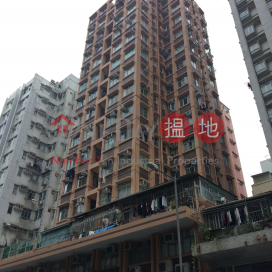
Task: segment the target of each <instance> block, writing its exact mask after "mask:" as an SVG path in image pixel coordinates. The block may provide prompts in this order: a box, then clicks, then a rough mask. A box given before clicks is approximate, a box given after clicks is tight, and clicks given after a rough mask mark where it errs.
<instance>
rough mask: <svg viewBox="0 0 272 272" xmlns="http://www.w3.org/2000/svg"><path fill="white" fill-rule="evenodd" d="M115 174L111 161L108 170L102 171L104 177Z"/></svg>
mask: <svg viewBox="0 0 272 272" xmlns="http://www.w3.org/2000/svg"><path fill="white" fill-rule="evenodd" d="M112 172H113V162H112V161H110V162H109V163H108V165H107V167H106V168H103V170H102V177H104V176H107V175H109V174H111V173H112Z"/></svg>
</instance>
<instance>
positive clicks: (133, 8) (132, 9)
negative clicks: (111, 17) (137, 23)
mask: <svg viewBox="0 0 272 272" xmlns="http://www.w3.org/2000/svg"><path fill="white" fill-rule="evenodd" d="M135 9H136V5H135V6H132V7H129V8H128V9H127V15H129V14H130V13H131V12H133V11H134V10H135Z"/></svg>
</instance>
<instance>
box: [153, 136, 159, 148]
mask: <svg viewBox="0 0 272 272" xmlns="http://www.w3.org/2000/svg"><path fill="white" fill-rule="evenodd" d="M154 146H156V147H159V141H158V138H157V137H154Z"/></svg>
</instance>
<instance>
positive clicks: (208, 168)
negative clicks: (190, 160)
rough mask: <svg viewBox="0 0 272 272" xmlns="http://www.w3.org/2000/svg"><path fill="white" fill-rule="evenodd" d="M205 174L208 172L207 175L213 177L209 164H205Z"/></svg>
mask: <svg viewBox="0 0 272 272" xmlns="http://www.w3.org/2000/svg"><path fill="white" fill-rule="evenodd" d="M205 172H206V175H208V176H210V175H211V169H210V165H209V164H208V163H205Z"/></svg>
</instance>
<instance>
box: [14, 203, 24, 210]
mask: <svg viewBox="0 0 272 272" xmlns="http://www.w3.org/2000/svg"><path fill="white" fill-rule="evenodd" d="M23 208H24V207H23V206H22V205H19V204H15V205H14V209H15V210H19V211H22V210H23Z"/></svg>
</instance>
